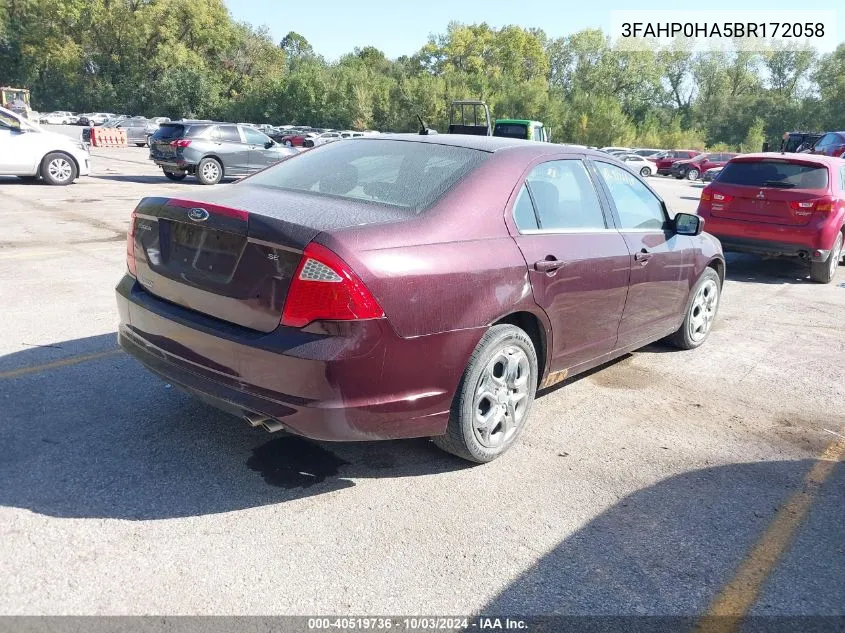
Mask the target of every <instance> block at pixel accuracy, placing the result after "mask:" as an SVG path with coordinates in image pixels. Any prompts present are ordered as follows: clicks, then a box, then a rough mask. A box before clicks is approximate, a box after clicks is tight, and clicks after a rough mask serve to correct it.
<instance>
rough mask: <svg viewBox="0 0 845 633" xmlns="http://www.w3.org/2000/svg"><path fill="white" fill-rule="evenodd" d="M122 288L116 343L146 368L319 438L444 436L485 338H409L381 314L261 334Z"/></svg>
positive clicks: (234, 408) (213, 400)
mask: <svg viewBox="0 0 845 633" xmlns="http://www.w3.org/2000/svg"><path fill="white" fill-rule="evenodd" d="M116 292H117V303H118V309H119V312H120V320H121V323H120V328H119V331H118V342H119V344H120V346H121V347H122V348H123V349H124V350H125V351H126V352H128V353H129V354H131V355H132V356H134V357H135V358H136V359H137V360H139V361H140V362H141V363H142V364H143V365H144V366H145V367H147V368H148V369H149V370H151V371H152V372H154V373H156V374H158V375H159V376H160V377H162V378H163V379H165V380H167V381H168V382H171V383H173V384H175V385H177V386H179V387H182V388H184V389H185V390H187V391H189V392H191V393H194V394H196V395H198V396H199V397H200V398H202V399H203V400H205V401H207V402H209V403H210V404H212V405H214V406H217V407H218V408H220V409H223V410H225V411H228V412H230V413H233V414H235V415H239V416H241V417H246V416H250V417H253V418H255V417H267V418H270V419H271V420H273V421H276V422H279V423H281V426H282V427H283V428H284V429H285V430H287V431H289V432H292V433H295V434H298V435H302V436H305V437H309V438H313V439H318V440H332V441H349V440H379V439H398V438H409V437H427V436H432V435H440V434H443V433H444V432H445V429H446V424H447V422H448V416H449V408H450V406H451V401H452V398H453V396H454V392H455V389H456V388H457V385H458V381H459V380H460V376H461V373H462V372H463V370H464V367H465V364H466V362H467V359H468V358H469V355H470V354H471V352H472V350H473V349H474V347H475V345H476V344H477V342H478V340H479V339H480V338H481V336H482V334H483V328H481V329H472V330H460V331H456V332H448V333H442V334H435V335H431V336H423V337H417V338H414V339H403V338H401V337H399V336H398V335H396V334H395V332H394V331H393V329H392V327H391V326H390V325H389V323H388V322H387V321H386V320H384V319H378V320H372V321H359V322H354V323H345V324H341V323H328V324H325V325H323V326H312V327H310V328H306V329H305V330H298V329H295V328H286V327H283V326H280V327H279V328H278V329H277V330H276V331H274V332H271V333H269V334H263V333H261V332H256V331H253V330H248V329H246V328H241V327H239V326H234V325H230V324H227V323H225V322H221V321H219V320H217V319H213V318H210V317H205V316H204V315H201V314H199V313H196V312H193V311H191V310H187V309H185V308H181V307H179V306H176V305H174V304H171V303H169V302H166V301H162V300H160V299H157V298H156V297H154V296H153V295H151V294H149V293H148V292H146V291H145V290H143V288H142V287H141V286H140V284H138V283H137V282H136V281H135V280H134V279H133V278H132V277H130V276H128V275H127V276H125V277H124V278H123V280H122V281H121V282H120V284H118V286H117V289H116ZM308 330H310V331H308ZM277 426H278V425H277Z"/></svg>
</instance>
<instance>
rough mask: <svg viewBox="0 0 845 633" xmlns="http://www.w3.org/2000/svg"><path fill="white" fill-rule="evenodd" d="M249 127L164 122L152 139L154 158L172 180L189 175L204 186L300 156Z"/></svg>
mask: <svg viewBox="0 0 845 633" xmlns="http://www.w3.org/2000/svg"><path fill="white" fill-rule="evenodd" d="M296 153H297V150H295V149H292V148H288V147H284V146H281V145H278V144H277V143H276V142H275V141H274V140H273V139H271V138H270V137H269V136H267V135H266V134H264V133H262V132H259V131H258V130H256V129H255V128H253V127H250V126H248V125H240V124H236V123H215V122H212V121H173V122H171V123H163V124H162V125H161V126H160V127H159V128H158V130H157V131H156V133H155V134H153V136H152V138H151V139H150V159H151V160H153V161H154V162H155V164H156V165H158V166H159V167H161V169H162V171H164V175H165V176H167V177H168V178H169V179H170V180H182V179H184V178H185V176H187V175H188V174H192V175H194V176H196V177H197V180H199V182H200V183H202V184H203V185H214V184H217V183H218V182H220V181H221V180H222V179H223V178H225V177H230V176H231V177H239V176H247V175H249V174H252V173H254V172H256V171H258V170H260V169H264V168H265V167H268V166H270V165H273V164H275V163H278V162H279V161H280V160H284V159H285V158H287V157H288V156H291V155H293V154H296Z"/></svg>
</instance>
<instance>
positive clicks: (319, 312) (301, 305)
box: [281, 242, 384, 327]
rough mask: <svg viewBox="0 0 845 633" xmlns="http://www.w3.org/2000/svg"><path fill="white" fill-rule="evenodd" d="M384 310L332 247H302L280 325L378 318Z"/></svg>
mask: <svg viewBox="0 0 845 633" xmlns="http://www.w3.org/2000/svg"><path fill="white" fill-rule="evenodd" d="M383 316H384V311H383V310H382V309H381V306H380V305H379V304H378V302H377V301H376V300H375V297H373V295H372V294H371V293H370V291H369V290H368V289H367V287H366V286H365V285H364V282H363V281H361V279H360V278H359V277H358V275H356V274H355V273H354V272H353V271H352V269H351V268H350V267H349V266H348V265H347V264H346V262H344V261H343V260H342V259H341V258H340V257H338V256H337V255H336V254H335V253H334V252H333V251H331V250H329V249H328V248H326V247H325V246H321V245H320V244H315V243H313V242H312V243H311V244H309V245H308V246H306V247H305V252H303V253H302V259H301V260H300V262H299V266H298V267H297V269H296V273H295V274H294V276H293V280H292V281H291V284H290V288H288V293H287V298H286V299H285V307H284V310H282V320H281V324H282V325H288V326H291V327H304V326H306V325H308V324H309V323H311V322H312V321H319V320H325V321H355V320H359V319H378V318H381V317H383Z"/></svg>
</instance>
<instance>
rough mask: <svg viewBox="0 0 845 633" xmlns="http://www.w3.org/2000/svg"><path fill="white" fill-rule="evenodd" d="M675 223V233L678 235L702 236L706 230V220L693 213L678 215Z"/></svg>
mask: <svg viewBox="0 0 845 633" xmlns="http://www.w3.org/2000/svg"><path fill="white" fill-rule="evenodd" d="M674 223H675V233H676V234H678V235H701V231H703V230H704V218H700V217H698V216H697V215H693V214H692V213H678V214H677V215H676V216H675V219H674Z"/></svg>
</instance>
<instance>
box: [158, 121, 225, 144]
mask: <svg viewBox="0 0 845 633" xmlns="http://www.w3.org/2000/svg"><path fill="white" fill-rule="evenodd" d="M209 127H211V126H209V125H207V124H203V125H187V124H183V123H162V124H161V125H160V126H159V128H158V130H156V133H155V134H153V139H156V140H169V139H174V138H184V137H186V136H200V135H201V134H202V133H203V132H204V131H206V130H207V129H208V128H209Z"/></svg>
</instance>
